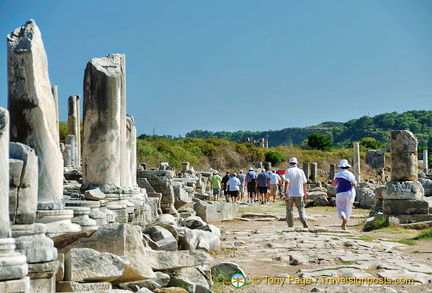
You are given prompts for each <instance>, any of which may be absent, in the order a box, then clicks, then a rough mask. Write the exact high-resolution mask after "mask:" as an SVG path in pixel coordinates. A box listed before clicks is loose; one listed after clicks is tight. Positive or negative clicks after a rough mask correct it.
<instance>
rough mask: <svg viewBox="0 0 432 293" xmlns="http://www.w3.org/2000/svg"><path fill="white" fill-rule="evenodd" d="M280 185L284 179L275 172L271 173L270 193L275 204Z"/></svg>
mask: <svg viewBox="0 0 432 293" xmlns="http://www.w3.org/2000/svg"><path fill="white" fill-rule="evenodd" d="M279 184H282V179H281V178H280V176H279V174H277V173H276V171H275V170H273V171H272V173H270V193H271V194H272V196H273V202H275V201H276V195H277V192H278V188H279Z"/></svg>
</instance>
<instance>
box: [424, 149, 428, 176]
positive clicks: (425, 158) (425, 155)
mask: <svg viewBox="0 0 432 293" xmlns="http://www.w3.org/2000/svg"><path fill="white" fill-rule="evenodd" d="M423 172H425V173H426V174H428V173H429V157H428V151H427V150H424V151H423Z"/></svg>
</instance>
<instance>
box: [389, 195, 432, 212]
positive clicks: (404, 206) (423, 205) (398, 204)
mask: <svg viewBox="0 0 432 293" xmlns="http://www.w3.org/2000/svg"><path fill="white" fill-rule="evenodd" d="M383 212H384V213H385V214H393V215H403V214H406V215H412V214H428V213H429V203H428V202H427V201H418V200H407V199H405V200H404V199H384V200H383Z"/></svg>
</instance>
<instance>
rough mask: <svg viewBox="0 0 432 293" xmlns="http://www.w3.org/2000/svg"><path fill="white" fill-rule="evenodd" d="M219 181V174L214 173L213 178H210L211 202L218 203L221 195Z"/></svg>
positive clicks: (220, 179)
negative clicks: (215, 201)
mask: <svg viewBox="0 0 432 293" xmlns="http://www.w3.org/2000/svg"><path fill="white" fill-rule="evenodd" d="M221 181H222V177H220V175H219V172H218V171H214V172H213V176H212V177H211V178H210V182H211V185H212V189H213V200H217V201H219V195H220V194H221Z"/></svg>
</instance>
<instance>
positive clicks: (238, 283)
mask: <svg viewBox="0 0 432 293" xmlns="http://www.w3.org/2000/svg"><path fill="white" fill-rule="evenodd" d="M245 283H246V277H245V276H243V275H242V274H239V273H237V274H234V275H232V276H231V285H233V286H234V287H235V288H241V287H243V286H244V284H245Z"/></svg>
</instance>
